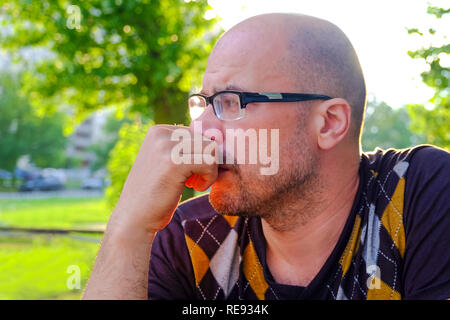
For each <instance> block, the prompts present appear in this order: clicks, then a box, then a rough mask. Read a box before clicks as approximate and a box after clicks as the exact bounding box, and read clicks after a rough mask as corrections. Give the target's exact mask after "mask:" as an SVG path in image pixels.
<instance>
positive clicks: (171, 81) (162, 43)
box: [0, 0, 215, 123]
mask: <svg viewBox="0 0 450 320" xmlns="http://www.w3.org/2000/svg"><path fill="white" fill-rule="evenodd" d="M1 8H2V14H3V19H4V20H3V24H4V25H7V26H10V27H11V29H10V32H4V33H2V36H1V37H0V40H1V42H2V46H3V47H5V48H9V49H10V50H11V52H13V53H16V55H18V53H19V49H21V48H24V47H29V46H33V47H44V48H47V49H48V50H50V51H51V52H52V53H53V55H52V56H51V57H50V58H48V59H44V60H42V61H40V62H39V63H38V64H37V67H36V68H35V70H34V71H30V72H28V73H27V74H26V78H25V80H26V81H25V83H26V88H25V89H26V90H27V91H28V92H29V93H30V95H31V97H32V98H33V102H34V105H35V106H39V107H40V108H45V109H46V110H52V109H54V108H55V107H56V106H58V105H59V104H61V103H62V102H64V103H67V104H69V105H71V106H72V107H73V108H74V109H75V114H76V115H83V114H86V113H87V112H90V111H92V110H95V109H98V108H102V107H107V106H114V107H116V108H120V109H122V111H125V110H128V109H130V110H131V112H138V113H141V114H143V115H146V116H150V117H152V118H153V119H154V121H155V122H156V123H159V122H166V123H167V122H169V123H174V122H175V123H186V121H187V117H186V111H187V110H186V97H187V94H188V92H189V90H190V89H191V87H192V86H193V85H195V84H198V83H199V80H200V75H201V74H202V72H201V71H202V69H203V68H204V62H205V59H206V57H207V55H208V53H209V51H210V49H211V46H212V41H213V40H214V33H211V32H210V33H209V35H208V31H210V29H211V28H212V26H214V22H215V21H214V19H212V20H205V18H204V17H203V15H204V13H205V11H206V10H207V9H208V8H209V6H208V3H207V1H206V0H198V1H185V0H158V1H150V0H140V1H139V0H128V1H123V0H91V1H66V0H58V1H54V0H42V1H28V0H15V1H7V2H3V4H2V7H1ZM205 35H206V36H205Z"/></svg>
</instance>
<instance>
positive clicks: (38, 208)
mask: <svg viewBox="0 0 450 320" xmlns="http://www.w3.org/2000/svg"><path fill="white" fill-rule="evenodd" d="M109 213H110V210H109V209H108V208H107V207H106V204H105V202H104V200H103V199H102V198H97V199H95V198H94V199H92V198H89V199H56V198H55V199H30V200H16V199H15V200H0V224H1V225H2V226H5V225H6V226H16V227H41V228H46V227H49V228H80V227H83V228H84V227H93V226H99V225H103V224H105V223H106V221H107V220H108V217H109ZM85 237H89V238H93V240H95V239H97V240H100V239H101V236H93V235H89V236H88V235H86V236H85ZM98 248H99V243H95V242H88V241H81V240H79V239H77V238H75V237H73V236H66V235H54V236H53V235H33V236H27V235H17V234H16V235H15V236H13V235H5V234H0V299H79V298H80V296H81V291H82V289H83V288H84V286H85V285H86V283H87V279H88V278H89V274H90V271H91V269H92V267H93V264H94V261H95V256H96V254H97V251H98ZM70 266H77V267H78V268H79V271H80V280H81V281H80V282H81V289H76V288H72V289H69V288H68V285H67V283H68V279H69V278H70V277H71V276H73V271H72V273H68V268H69V267H70ZM69 271H70V270H69Z"/></svg>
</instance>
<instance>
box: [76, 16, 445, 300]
mask: <svg viewBox="0 0 450 320" xmlns="http://www.w3.org/2000/svg"><path fill="white" fill-rule="evenodd" d="M380 67H381V66H380ZM388 72H389V70H386V74H387V76H388ZM224 91H225V92H224ZM242 92H244V93H242ZM245 92H246V93H245ZM285 93H293V94H285ZM365 99H366V91H365V85H364V78H363V75H362V71H361V68H360V65H359V62H358V59H357V56H356V54H355V52H354V50H353V48H352V46H351V44H350V42H349V40H348V39H347V38H346V36H345V35H344V34H343V33H342V31H340V30H339V29H338V28H337V27H336V26H334V25H333V24H331V23H329V22H327V21H324V20H321V19H317V18H313V17H309V16H303V15H293V14H266V15H260V16H256V17H253V18H250V19H248V20H245V21H244V22H242V23H240V24H238V25H237V26H235V27H234V28H232V29H231V30H229V31H228V32H227V33H226V34H225V35H224V36H223V37H222V38H221V39H220V40H219V42H218V43H217V44H216V46H215V48H214V50H213V52H212V53H211V55H210V57H209V60H208V64H207V68H206V71H205V75H204V78H203V89H202V91H201V94H199V95H193V96H192V97H191V98H190V100H189V103H190V104H191V107H193V108H197V109H200V111H203V112H202V113H201V115H200V117H199V118H198V119H197V120H196V121H198V122H195V123H200V122H201V129H198V128H199V126H197V129H195V127H196V126H195V125H194V124H193V125H192V126H191V128H189V130H190V132H191V133H192V132H194V131H195V132H196V134H198V133H201V134H202V135H203V136H204V137H205V138H204V139H203V140H202V141H201V147H205V148H200V149H199V148H197V149H195V148H194V151H191V152H189V151H186V150H184V151H181V154H182V155H183V156H188V158H195V156H197V155H199V154H205V153H207V152H206V151H205V150H209V151H208V152H210V154H211V155H216V156H217V150H219V149H217V148H216V149H211V148H209V149H208V147H207V146H210V145H211V144H214V146H215V147H217V146H220V147H221V148H223V151H224V154H225V158H226V162H225V163H224V164H221V163H220V162H219V163H217V161H216V162H212V163H211V162H207V161H201V163H199V162H198V161H197V162H193V163H181V164H180V163H175V162H176V161H174V158H173V155H174V154H173V150H174V148H176V146H177V142H176V141H173V139H172V137H173V134H174V132H175V131H176V130H179V129H180V127H178V126H169V125H167V126H166V125H158V126H154V127H152V128H151V129H150V130H149V132H148V134H147V137H146V139H145V141H144V143H143V144H142V147H141V150H140V151H139V154H138V156H137V158H136V161H135V164H134V166H133V168H132V170H131V172H130V174H129V176H128V179H127V181H126V183H125V186H124V189H123V192H122V195H121V197H120V200H119V202H118V204H117V207H116V208H115V210H114V212H113V214H112V215H111V218H110V220H109V222H108V226H107V231H106V233H105V237H104V240H103V243H102V246H101V249H100V251H99V254H98V257H97V261H96V264H95V267H94V269H93V272H92V274H91V278H90V280H89V284H88V286H87V288H86V291H85V294H84V298H86V299H90V298H94V299H103V298H105V299H110V298H111V299H145V298H151V299H402V298H403V299H444V298H449V297H450V250H449V249H448V243H449V242H450V236H449V234H450V233H449V232H448V229H449V227H450V209H449V208H450V202H449V200H448V199H449V190H450V189H449V187H450V180H449V177H450V156H449V154H448V153H447V152H445V151H444V150H441V149H438V148H435V147H432V146H419V147H416V148H413V149H406V150H392V149H390V150H388V151H382V150H376V151H375V152H374V153H371V154H364V153H361V152H360V132H361V125H362V119H363V114H364V107H365ZM238 129H241V135H242V134H243V132H247V130H252V129H254V130H259V129H266V130H278V131H277V134H278V144H275V145H274V144H272V145H271V146H270V148H269V149H270V151H271V152H272V154H274V153H275V151H277V150H278V149H277V150H276V148H278V147H279V159H278V160H279V161H278V168H277V170H276V172H275V173H273V174H261V170H260V169H261V168H262V167H264V163H261V162H259V163H258V162H257V163H248V161H247V163H237V162H236V161H235V160H236V157H235V156H234V158H233V156H230V154H233V152H232V151H234V150H230V149H227V146H228V144H227V142H228V141H226V140H227V138H228V139H229V137H228V136H227V135H226V134H225V133H226V131H227V130H235V132H236V130H238ZM192 136H195V134H193V135H192ZM260 139H261V137H260ZM188 143H191V141H188ZM193 143H195V142H193ZM251 147H252V145H250V144H247V145H246V146H245V148H244V149H245V151H246V152H247V153H249V152H250V151H251ZM199 150H201V151H199ZM211 150H213V151H214V152H213V151H211ZM181 154H180V155H181ZM230 157H232V158H231V160H233V163H229V160H230ZM266 165H267V163H266ZM185 184H186V185H187V186H190V187H194V188H195V189H196V190H198V191H204V190H207V189H208V188H209V187H211V191H210V193H209V195H203V196H200V197H197V198H195V199H192V200H189V201H187V202H185V203H183V204H181V205H179V206H178V207H177V205H178V202H179V200H180V195H181V193H182V191H183V188H184V185H185ZM150 252H151V255H150Z"/></svg>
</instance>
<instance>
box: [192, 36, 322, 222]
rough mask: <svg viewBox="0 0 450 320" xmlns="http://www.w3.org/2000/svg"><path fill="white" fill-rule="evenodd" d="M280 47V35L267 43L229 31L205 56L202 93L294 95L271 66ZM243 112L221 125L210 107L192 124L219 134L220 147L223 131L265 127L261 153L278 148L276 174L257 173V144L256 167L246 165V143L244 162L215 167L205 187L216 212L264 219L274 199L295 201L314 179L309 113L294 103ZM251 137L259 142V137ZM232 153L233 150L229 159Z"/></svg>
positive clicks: (288, 82) (272, 208)
mask: <svg viewBox="0 0 450 320" xmlns="http://www.w3.org/2000/svg"><path fill="white" fill-rule="evenodd" d="M263 40H264V41H263ZM261 43H262V44H264V43H265V44H266V45H261ZM284 46H285V44H284V39H282V38H280V37H278V38H274V39H273V41H271V42H270V45H267V39H258V38H257V36H255V35H251V34H249V33H235V34H233V35H230V36H228V37H226V38H225V39H222V40H221V43H220V44H219V45H218V46H217V47H216V48H215V50H214V51H213V53H212V54H211V56H210V57H209V60H208V65H207V68H206V71H205V74H204V78H203V89H202V92H203V93H204V94H205V95H208V96H210V95H212V94H214V93H216V92H218V91H222V90H226V89H233V90H237V91H247V92H297V91H298V89H296V87H297V86H295V84H294V83H293V81H292V80H291V79H289V77H288V76H286V75H285V74H284V73H283V72H281V71H280V70H279V68H277V65H279V61H282V53H283V49H282V48H283V47H284ZM245 113H246V114H245V117H244V118H243V119H239V120H234V121H223V120H219V119H218V118H217V117H216V116H215V114H214V111H213V110H212V106H208V109H207V110H206V111H205V112H204V113H203V114H202V115H201V116H200V117H199V118H198V119H197V121H201V123H202V129H203V132H204V131H206V130H208V129H216V130H219V131H220V132H221V136H222V137H223V138H222V139H217V137H215V138H216V141H217V142H218V143H219V144H223V145H224V146H225V145H226V143H227V131H229V130H236V129H242V130H243V131H244V132H245V131H246V130H248V129H250V130H255V131H256V133H261V131H260V129H267V133H266V137H267V139H266V140H267V154H268V155H270V154H272V155H273V154H274V151H275V149H276V148H278V150H279V159H278V160H279V167H278V170H277V172H276V173H275V174H269V175H262V174H261V171H260V169H261V167H267V166H268V165H267V164H265V165H263V164H261V163H260V161H259V160H260V159H259V152H260V150H259V149H260V147H261V146H260V145H259V144H258V161H257V163H256V164H250V163H248V160H249V152H250V149H251V148H249V140H246V144H245V150H246V158H245V159H246V163H244V164H242V163H238V164H233V165H224V166H220V169H219V177H218V179H217V180H216V182H215V183H214V184H213V185H212V187H211V192H210V196H209V197H210V202H211V204H212V205H213V207H214V208H215V209H216V211H218V212H220V213H222V214H228V215H240V216H254V215H259V216H262V217H267V216H268V215H270V214H271V213H273V212H275V211H276V208H277V207H278V206H279V202H280V201H288V200H289V199H288V198H289V197H296V196H297V197H301V194H299V193H302V190H304V189H305V188H307V185H308V183H309V182H311V180H312V179H313V178H314V176H315V172H316V161H315V158H316V157H315V154H314V152H315V148H314V147H313V146H314V144H313V139H312V135H311V133H309V132H308V125H307V124H308V117H309V112H307V111H306V110H305V109H304V108H303V107H302V106H300V105H299V104H298V103H274V102H272V103H250V104H248V105H247V107H246V110H245ZM274 129H278V132H279V139H278V141H276V142H275V144H274V143H273V141H271V137H270V136H271V134H270V133H271V132H273V130H274ZM257 137H258V140H259V139H260V135H259V134H258V135H257ZM235 144H236V142H235ZM225 148H226V147H225ZM226 152H229V150H226ZM236 154H237V150H235V157H234V158H235V159H234V160H235V161H236ZM272 160H273V159H272ZM304 191H307V190H304Z"/></svg>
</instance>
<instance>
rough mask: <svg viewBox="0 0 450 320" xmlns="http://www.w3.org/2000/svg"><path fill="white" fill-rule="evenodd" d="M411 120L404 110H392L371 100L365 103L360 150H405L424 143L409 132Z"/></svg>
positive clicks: (416, 135) (420, 138)
mask: <svg viewBox="0 0 450 320" xmlns="http://www.w3.org/2000/svg"><path fill="white" fill-rule="evenodd" d="M410 123H411V119H410V117H409V115H408V111H407V110H406V109H405V108H399V109H393V108H391V107H390V106H389V105H387V104H386V103H385V102H382V101H377V100H376V99H371V100H369V101H368V102H367V107H366V114H365V119H364V127H363V134H362V148H363V150H364V151H372V150H373V149H375V148H376V147H380V148H382V149H387V148H391V147H392V148H407V147H410V146H413V145H417V144H420V143H425V138H424V137H423V136H421V135H418V134H415V133H413V132H412V131H411V130H410Z"/></svg>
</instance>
